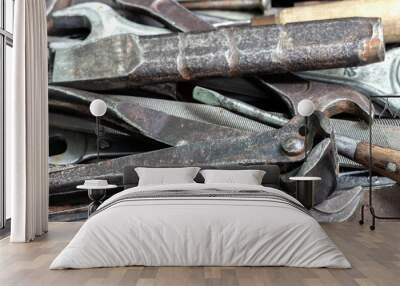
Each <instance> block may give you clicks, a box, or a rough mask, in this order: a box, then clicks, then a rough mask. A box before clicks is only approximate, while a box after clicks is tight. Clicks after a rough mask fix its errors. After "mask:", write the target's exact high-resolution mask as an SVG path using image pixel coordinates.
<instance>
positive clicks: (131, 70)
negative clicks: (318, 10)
mask: <svg viewBox="0 0 400 286" xmlns="http://www.w3.org/2000/svg"><path fill="white" fill-rule="evenodd" d="M382 35H383V33H382V25H381V21H380V19H376V18H349V19H336V20H329V21H315V22H304V23H293V24H287V25H271V26H260V27H231V28H222V29H219V30H215V31H208V32H197V33H175V34H167V35H162V36H149V37H138V36H135V35H132V34H123V35H117V36H112V37H108V38H104V39H100V40H98V41H96V42H94V43H88V44H86V45H82V46H79V47H76V48H72V49H68V50H61V51H57V52H56V55H55V60H54V70H53V76H52V79H53V83H56V84H60V85H64V86H71V87H77V88H83V89H86V90H110V89H115V88H127V87H132V86H139V85H144V84H150V83H156V82H168V81H184V80H193V79H197V78H205V77H213V76H225V77H233V76H240V75H246V74H257V73H286V72H293V71H301V70H315V69H324V68H335V67H344V66H357V65H365V64H368V63H373V62H377V61H381V60H383V58H384V49H385V48H384V42H383V36H382ZM110 51H112V52H111V53H110ZM100 59H101V60H100Z"/></svg>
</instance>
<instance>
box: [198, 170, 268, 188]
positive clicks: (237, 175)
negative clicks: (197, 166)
mask: <svg viewBox="0 0 400 286" xmlns="http://www.w3.org/2000/svg"><path fill="white" fill-rule="evenodd" d="M200 174H201V175H202V176H203V178H204V183H205V184H213V183H216V184H245V185H261V183H262V179H263V177H264V175H265V171H261V170H211V169H209V170H202V171H201V172H200Z"/></svg>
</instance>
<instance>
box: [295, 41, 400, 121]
mask: <svg viewBox="0 0 400 286" xmlns="http://www.w3.org/2000/svg"><path fill="white" fill-rule="evenodd" d="M399 70H400V48H394V49H391V50H389V51H388V52H387V53H386V56H385V61H384V62H381V63H375V64H371V65H367V66H364V67H351V68H350V67H349V68H340V69H329V70H320V71H309V72H303V73H299V76H301V77H303V78H307V79H314V80H319V81H324V82H332V83H338V84H344V85H348V86H351V87H353V88H355V89H357V90H359V91H360V92H362V93H363V94H366V95H372V96H378V97H375V98H374V99H373V100H374V101H376V102H377V103H379V104H380V105H382V106H384V107H388V109H389V110H390V111H391V112H392V113H393V114H394V115H399V114H400V97H399V98H384V97H382V98H379V96H385V95H399V94H400V71H399Z"/></svg>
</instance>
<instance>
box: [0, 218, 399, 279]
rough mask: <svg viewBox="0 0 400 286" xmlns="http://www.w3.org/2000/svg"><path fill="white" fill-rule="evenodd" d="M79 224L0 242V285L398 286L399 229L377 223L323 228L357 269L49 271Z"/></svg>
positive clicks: (395, 224)
mask: <svg viewBox="0 0 400 286" xmlns="http://www.w3.org/2000/svg"><path fill="white" fill-rule="evenodd" d="M80 226H81V223H51V224H50V231H49V233H48V235H46V236H44V237H43V238H41V239H39V240H37V241H35V242H33V243H29V244H10V243H9V241H8V238H6V239H3V240H1V241H0V285H1V286H8V285H10V286H17V285H29V286H35V285H52V286H61V285H68V286H75V285H96V286H98V285H140V286H147V285H149V286H150V285H167V286H179V285H227V286H234V285H246V286H247V285H249V286H250V285H251V286H252V285H255V286H261V285H274V286H275V285H290V286H297V285H299V286H301V285H328V286H331V285H346V286H351V285H362V286H363V285H365V286H367V285H368V286H370V285H382V286H390V285H396V286H398V285H400V223H398V222H379V223H378V225H377V230H376V231H375V232H372V231H370V230H369V229H368V226H359V225H358V224H357V223H354V222H352V223H343V224H330V225H324V226H323V227H324V229H325V230H326V231H327V232H328V234H329V235H330V237H331V238H332V239H333V240H334V241H335V242H336V244H337V245H338V246H339V248H340V249H341V250H342V251H343V252H344V254H345V255H346V256H347V258H348V259H349V260H350V262H351V263H352V265H353V269H349V270H341V269H302V268H287V267H125V268H102V269H89V270H52V271H50V270H48V267H49V264H50V262H51V261H52V260H53V259H54V257H55V256H56V255H57V254H58V253H59V252H60V251H61V249H62V248H63V247H64V246H65V245H66V244H67V242H68V241H69V240H70V239H71V238H72V236H73V235H74V234H75V233H76V231H77V230H78V229H79V227H80Z"/></svg>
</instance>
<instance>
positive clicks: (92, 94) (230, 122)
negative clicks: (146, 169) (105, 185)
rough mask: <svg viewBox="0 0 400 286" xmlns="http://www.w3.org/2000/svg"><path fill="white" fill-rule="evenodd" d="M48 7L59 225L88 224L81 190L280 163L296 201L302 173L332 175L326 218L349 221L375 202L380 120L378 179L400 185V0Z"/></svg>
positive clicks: (155, 0) (323, 202) (321, 202)
mask: <svg viewBox="0 0 400 286" xmlns="http://www.w3.org/2000/svg"><path fill="white" fill-rule="evenodd" d="M46 2H47V24H48V25H47V29H48V40H49V43H48V49H49V112H50V132H49V135H50V138H49V140H50V154H49V166H50V167H49V177H50V198H51V200H50V201H51V202H54V203H53V204H52V206H53V208H54V209H56V210H57V212H54V213H53V214H52V216H53V217H54V218H57V217H58V218H60V217H62V219H67V218H66V217H70V219H71V220H75V219H78V218H79V219H80V218H82V214H83V213H84V212H85V210H84V208H82V203H76V202H77V201H78V202H79V199H77V198H79V196H82V193H81V192H80V191H78V190H76V189H75V186H76V185H78V184H80V183H81V182H82V181H83V180H86V179H93V178H105V179H108V180H109V181H110V182H113V183H116V184H119V185H121V178H122V171H123V168H124V167H125V166H128V165H134V166H153V167H163V166H177V167H179V166H187V165H196V166H202V165H208V166H209V165H215V166H232V165H246V166H251V165H260V164H276V165H278V166H279V167H280V168H281V173H282V175H281V182H282V187H283V189H284V190H285V191H287V192H292V191H293V188H294V185H293V183H292V182H291V181H290V180H289V177H290V176H293V175H299V176H306V175H312V176H320V177H323V178H324V180H322V181H321V183H319V184H318V185H317V192H316V194H317V195H316V197H315V201H316V203H317V205H316V206H315V208H314V209H313V210H312V214H313V215H314V216H315V217H316V218H317V219H319V220H320V221H343V220H346V219H348V218H350V217H351V216H352V215H353V213H354V212H355V210H356V209H357V207H358V206H359V205H360V203H361V201H362V200H363V190H362V187H365V186H366V185H367V182H368V180H367V179H368V172H366V171H365V170H366V168H367V167H368V164H369V148H370V145H369V143H368V142H369V141H368V140H369V135H370V133H369V125H370V124H372V123H373V124H372V130H373V132H372V142H373V146H371V148H372V149H373V150H374V152H373V162H374V165H373V170H374V175H375V176H374V180H373V185H374V186H376V187H379V186H390V185H394V184H396V183H398V182H400V119H398V116H399V114H400V97H399V98H389V99H387V98H384V97H382V98H379V97H377V96H385V95H389V94H392V95H393V94H399V96H400V69H399V67H400V64H399V63H400V48H397V47H396V43H399V42H400V24H399V23H400V21H399V20H400V19H399V17H400V16H398V15H400V2H399V1H397V0H347V1H332V0H331V1H304V0H303V1H295V0H292V1H274V0H178V1H175V0H97V1H93V0H47V1H46ZM369 96H373V98H374V100H373V102H372V103H371V105H370V99H369ZM94 99H102V100H104V102H106V104H107V107H108V109H107V113H106V114H105V115H104V117H103V118H102V127H101V130H100V132H99V135H101V136H100V137H101V138H100V141H99V143H100V145H99V148H100V160H96V158H97V141H96V133H95V120H94V118H93V117H92V116H91V114H90V111H89V105H90V103H91V102H92V101H93V100H94ZM304 99H309V100H311V101H312V102H313V103H314V106H315V109H316V111H315V112H314V114H313V115H311V116H310V118H309V119H308V124H307V126H306V125H305V122H306V121H305V118H303V117H302V116H300V115H299V114H298V111H297V106H298V104H299V102H300V101H301V100H304ZM210 143H212V144H210ZM60 198H62V199H60ZM65 200H66V201H65ZM60 201H61V205H62V204H63V203H62V202H63V201H65V205H67V206H68V207H65V208H62V207H60ZM74 206H75V207H74ZM60 209H61V210H62V211H61V212H58V211H59V210H60Z"/></svg>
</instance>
